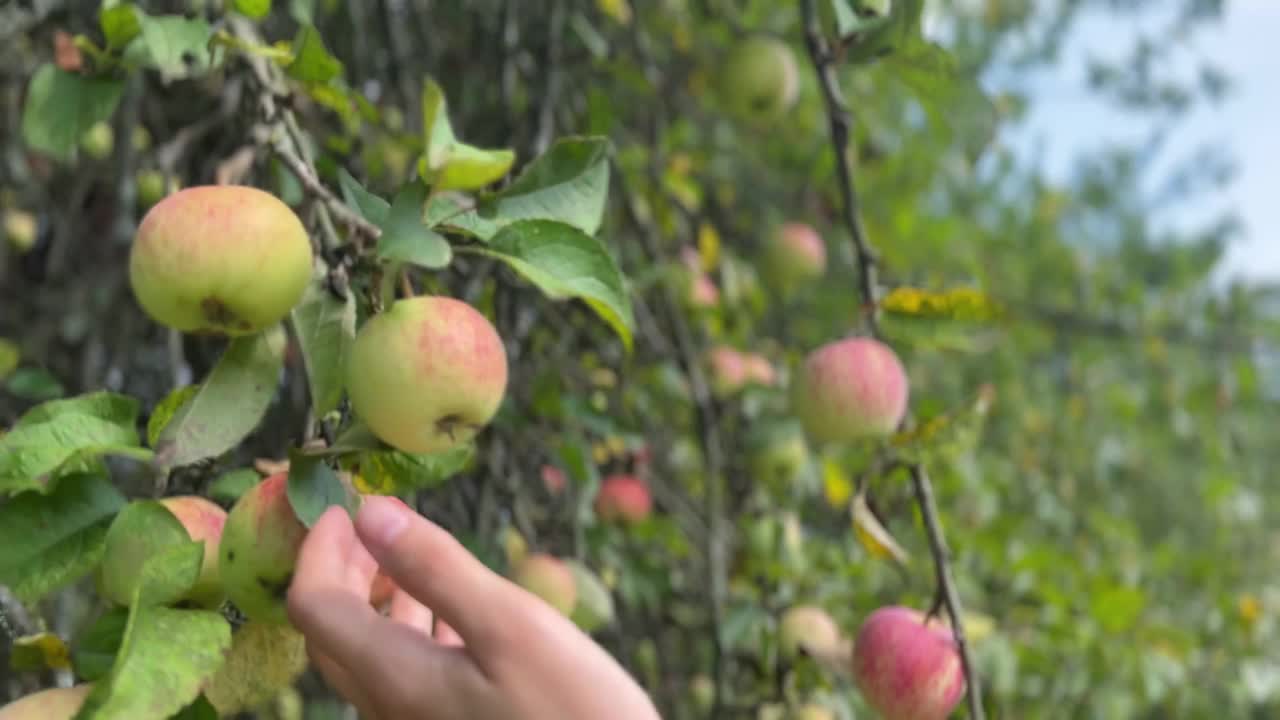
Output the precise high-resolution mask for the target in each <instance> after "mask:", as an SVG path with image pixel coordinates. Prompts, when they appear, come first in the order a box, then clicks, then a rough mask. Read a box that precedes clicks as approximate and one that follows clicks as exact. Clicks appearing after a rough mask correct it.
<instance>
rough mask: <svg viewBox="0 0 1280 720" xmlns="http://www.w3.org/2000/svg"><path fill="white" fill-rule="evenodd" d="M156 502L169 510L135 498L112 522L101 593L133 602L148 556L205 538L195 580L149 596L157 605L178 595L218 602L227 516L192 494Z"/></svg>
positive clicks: (121, 601) (101, 571)
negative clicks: (179, 589)
mask: <svg viewBox="0 0 1280 720" xmlns="http://www.w3.org/2000/svg"><path fill="white" fill-rule="evenodd" d="M159 505H160V506H161V507H162V508H163V509H164V510H167V511H168V515H165V514H164V512H163V510H156V509H154V506H148V503H135V504H132V505H130V506H129V507H127V508H125V509H124V510H123V511H121V512H120V514H119V515H117V516H116V519H115V520H114V521H113V522H112V523H111V527H110V529H108V530H107V537H106V540H105V548H104V550H103V554H102V566H101V568H100V569H99V576H98V588H99V590H100V591H101V592H102V595H103V597H105V598H106V599H108V600H110V601H111V602H113V603H115V604H117V605H126V606H127V605H130V604H132V603H133V595H134V592H135V591H136V590H137V587H138V582H139V581H140V580H141V579H142V570H143V566H144V565H146V563H147V561H148V560H150V559H151V558H153V557H155V556H156V555H159V554H160V553H162V552H164V551H165V550H167V549H169V548H170V547H173V546H174V545H176V544H178V543H181V542H185V541H188V540H194V541H197V542H202V543H204V560H203V561H202V562H201V565H200V576H199V578H198V579H197V580H196V584H195V585H194V586H193V587H192V588H191V589H190V590H188V591H187V592H186V593H184V594H182V595H179V596H174V597H157V598H153V599H154V601H155V602H157V603H160V604H169V603H172V602H177V601H179V600H190V601H192V602H194V603H196V604H198V605H202V606H204V607H217V606H218V605H220V604H222V597H223V595H222V585H221V583H220V582H219V580H218V543H219V540H220V539H221V537H222V529H223V526H224V524H225V523H226V521H227V513H226V511H224V510H223V509H222V508H220V507H218V506H217V505H215V504H213V503H212V502H209V501H208V500H206V499H204V498H202V497H197V496H194V495H190V496H182V497H168V498H163V499H161V500H160V501H159Z"/></svg>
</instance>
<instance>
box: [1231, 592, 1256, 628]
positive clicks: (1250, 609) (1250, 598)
mask: <svg viewBox="0 0 1280 720" xmlns="http://www.w3.org/2000/svg"><path fill="white" fill-rule="evenodd" d="M1236 612H1238V613H1240V620H1241V621H1243V622H1244V624H1245V625H1247V626H1249V627H1252V626H1253V625H1254V623H1256V622H1258V618H1260V617H1262V603H1260V602H1258V598H1257V597H1255V596H1254V595H1252V594H1250V593H1245V594H1243V595H1241V596H1240V597H1239V598H1238V599H1237V600H1236Z"/></svg>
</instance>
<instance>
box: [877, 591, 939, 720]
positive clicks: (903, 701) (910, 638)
mask: <svg viewBox="0 0 1280 720" xmlns="http://www.w3.org/2000/svg"><path fill="white" fill-rule="evenodd" d="M853 677H854V682H855V683H856V684H857V686H858V689H859V691H861V692H862V696H863V698H865V699H866V701H867V704H869V705H870V706H871V707H873V708H875V709H876V710H877V711H878V712H879V713H880V714H881V715H882V716H883V717H884V718H885V719H886V720H943V718H946V717H947V716H948V715H949V714H951V711H952V710H953V709H955V707H956V705H958V704H959V703H960V698H961V697H962V696H963V695H964V690H965V687H964V672H963V668H962V666H961V661H960V653H959V652H957V650H956V645H955V640H954V638H953V637H952V634H951V630H950V629H948V628H947V627H946V625H944V624H943V623H942V622H940V621H938V620H933V621H930V622H926V618H925V615H924V613H921V612H919V611H917V610H913V609H911V608H905V607H897V606H893V607H884V608H880V609H879V610H876V611H875V612H873V613H871V615H869V616H868V617H867V619H866V620H865V621H864V622H863V624H862V628H861V629H860V630H859V631H858V637H857V639H856V640H855V642H854V651H853Z"/></svg>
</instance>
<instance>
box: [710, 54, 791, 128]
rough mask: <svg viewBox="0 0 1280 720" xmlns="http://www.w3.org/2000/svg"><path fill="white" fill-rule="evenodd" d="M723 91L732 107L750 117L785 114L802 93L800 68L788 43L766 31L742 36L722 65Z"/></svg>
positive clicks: (733, 111)
mask: <svg viewBox="0 0 1280 720" xmlns="http://www.w3.org/2000/svg"><path fill="white" fill-rule="evenodd" d="M719 85H720V94H721V97H722V99H723V100H724V102H725V104H726V106H727V107H728V109H729V111H730V112H731V113H733V114H734V115H735V116H737V117H739V118H741V119H744V120H750V121H762V120H763V121H767V120H773V119H776V118H778V117H779V116H781V115H782V114H783V113H785V112H786V111H787V110H789V109H790V108H791V106H792V105H794V104H795V102H796V100H797V99H798V98H799V97H800V69H799V67H798V66H797V65H796V59H795V55H793V54H792V52H791V48H790V47H788V46H787V44H786V43H784V42H782V41H780V40H777V39H775V38H772V37H767V36H764V35H751V36H749V37H746V38H743V39H741V40H739V41H738V42H737V43H735V44H734V46H733V47H732V48H731V49H730V50H729V53H728V55H727V56H726V57H725V60H724V64H723V66H722V67H721V69H720V78H719Z"/></svg>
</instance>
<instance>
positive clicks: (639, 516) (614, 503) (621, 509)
mask: <svg viewBox="0 0 1280 720" xmlns="http://www.w3.org/2000/svg"><path fill="white" fill-rule="evenodd" d="M595 509H596V516H597V517H599V518H600V519H601V520H604V521H606V522H611V521H619V522H627V523H633V522H639V521H641V520H644V519H645V518H647V517H649V513H650V512H652V511H653V495H652V494H651V493H650V492H649V486H648V485H646V484H645V483H644V481H643V480H641V479H640V478H637V477H635V476H633V475H613V476H611V477H607V478H605V479H604V481H603V482H601V483H600V492H599V493H597V494H596V502H595Z"/></svg>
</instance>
